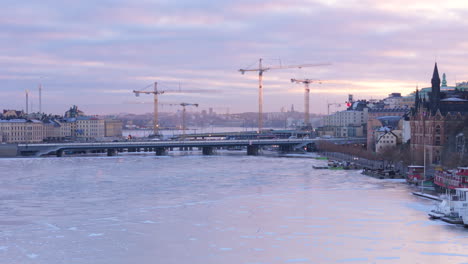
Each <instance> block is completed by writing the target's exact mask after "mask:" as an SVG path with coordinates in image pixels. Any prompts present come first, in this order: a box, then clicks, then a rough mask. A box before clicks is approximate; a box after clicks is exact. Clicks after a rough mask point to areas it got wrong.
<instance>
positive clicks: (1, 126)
mask: <svg viewBox="0 0 468 264" xmlns="http://www.w3.org/2000/svg"><path fill="white" fill-rule="evenodd" d="M0 133H1V134H2V142H6V143H39V142H42V140H43V139H44V126H43V123H42V122H40V121H38V120H26V119H11V120H0Z"/></svg>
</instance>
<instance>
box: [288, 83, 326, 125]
mask: <svg viewBox="0 0 468 264" xmlns="http://www.w3.org/2000/svg"><path fill="white" fill-rule="evenodd" d="M291 82H293V83H303V84H304V124H305V126H307V127H309V126H310V99H309V97H310V84H311V83H314V82H320V81H318V80H311V79H305V80H297V79H291Z"/></svg>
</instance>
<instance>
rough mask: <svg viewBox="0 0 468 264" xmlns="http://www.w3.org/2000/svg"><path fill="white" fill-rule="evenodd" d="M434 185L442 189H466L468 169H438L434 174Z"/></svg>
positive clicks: (467, 185) (467, 186)
mask: <svg viewBox="0 0 468 264" xmlns="http://www.w3.org/2000/svg"><path fill="white" fill-rule="evenodd" d="M434 183H435V184H436V185H437V186H438V187H440V188H442V189H449V190H455V189H457V188H468V167H459V168H457V169H456V170H444V169H442V168H438V169H436V171H435V173H434Z"/></svg>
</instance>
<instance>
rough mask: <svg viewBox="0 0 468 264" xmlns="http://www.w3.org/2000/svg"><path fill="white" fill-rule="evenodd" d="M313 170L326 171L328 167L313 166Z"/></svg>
mask: <svg viewBox="0 0 468 264" xmlns="http://www.w3.org/2000/svg"><path fill="white" fill-rule="evenodd" d="M312 168H314V169H316V170H324V169H328V166H312Z"/></svg>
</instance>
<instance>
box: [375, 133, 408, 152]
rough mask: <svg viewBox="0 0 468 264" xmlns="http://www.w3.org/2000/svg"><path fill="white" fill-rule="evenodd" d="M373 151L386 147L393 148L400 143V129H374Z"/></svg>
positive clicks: (379, 150)
mask: <svg viewBox="0 0 468 264" xmlns="http://www.w3.org/2000/svg"><path fill="white" fill-rule="evenodd" d="M376 137H377V139H376V143H375V152H377V153H379V152H381V151H383V150H384V149H387V148H394V147H396V146H397V145H398V144H400V143H401V138H402V131H401V130H392V131H390V130H385V129H384V130H379V131H376Z"/></svg>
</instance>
